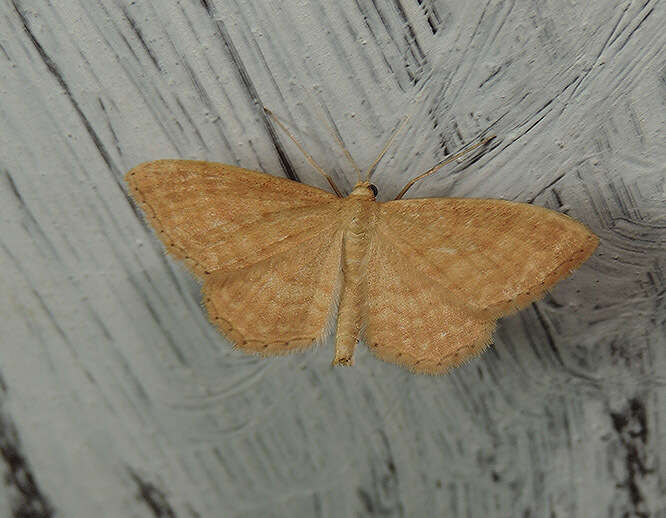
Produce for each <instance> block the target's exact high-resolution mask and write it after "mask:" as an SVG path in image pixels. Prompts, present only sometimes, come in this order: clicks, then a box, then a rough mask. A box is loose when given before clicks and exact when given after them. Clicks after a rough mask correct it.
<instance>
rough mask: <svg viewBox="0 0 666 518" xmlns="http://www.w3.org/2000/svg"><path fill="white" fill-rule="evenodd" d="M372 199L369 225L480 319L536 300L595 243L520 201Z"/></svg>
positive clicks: (573, 224)
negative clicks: (374, 202) (372, 218)
mask: <svg viewBox="0 0 666 518" xmlns="http://www.w3.org/2000/svg"><path fill="white" fill-rule="evenodd" d="M379 205H380V206H379V207H378V210H377V222H376V231H377V232H378V233H379V234H381V235H383V236H384V237H385V238H386V239H388V240H390V241H391V242H392V243H393V246H394V247H395V249H396V251H399V252H400V253H402V254H406V255H408V256H409V257H410V262H411V265H412V268H413V269H414V270H415V271H418V272H419V274H420V275H423V276H424V277H426V278H428V279H429V280H430V281H431V282H433V283H435V284H437V285H438V286H439V287H440V288H441V293H442V295H443V296H444V297H445V299H446V301H447V303H450V304H454V305H457V306H458V307H460V308H461V309H463V310H465V311H468V312H471V313H473V314H476V315H479V316H481V317H484V318H498V317H499V316H501V315H503V314H506V313H508V312H511V311H513V310H515V309H518V308H520V307H522V306H525V305H526V304H528V303H530V302H532V301H534V300H536V299H538V298H539V297H540V296H542V295H543V293H544V292H545V291H546V290H547V289H549V288H550V287H551V286H552V285H553V284H555V283H556V282H557V281H558V280H560V279H562V278H563V277H566V276H567V275H568V274H569V273H570V272H571V271H572V270H574V269H575V268H577V267H578V266H580V265H581V264H582V263H583V262H584V261H585V260H586V259H587V258H588V257H589V256H590V255H591V254H592V252H593V251H594V250H595V248H596V247H597V244H598V241H599V240H598V238H597V237H596V236H595V235H594V234H592V233H591V232H590V231H589V230H588V229H587V228H586V227H585V226H584V225H583V224H581V223H579V222H577V221H575V220H574V219H572V218H570V217H568V216H566V215H564V214H561V213H559V212H556V211H552V210H548V209H545V208H542V207H537V206H534V205H529V204H526V203H514V202H509V201H504V200H491V199H472V198H425V199H409V200H398V201H390V202H387V203H381V204H379Z"/></svg>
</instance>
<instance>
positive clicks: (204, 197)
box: [125, 160, 341, 277]
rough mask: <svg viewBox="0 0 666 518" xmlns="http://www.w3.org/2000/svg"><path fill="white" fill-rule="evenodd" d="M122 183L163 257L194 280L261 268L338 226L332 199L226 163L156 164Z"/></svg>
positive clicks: (136, 171)
mask: <svg viewBox="0 0 666 518" xmlns="http://www.w3.org/2000/svg"><path fill="white" fill-rule="evenodd" d="M125 178H126V181H127V183H128V185H129V191H130V194H131V195H132V197H133V198H134V199H135V200H136V202H137V204H138V205H139V206H140V207H141V208H142V209H143V211H144V213H145V214H146V218H147V219H148V221H149V222H150V223H151V225H152V226H153V227H154V228H155V230H156V233H157V236H158V237H159V238H160V239H161V240H162V242H163V243H164V245H165V246H166V248H167V250H168V251H169V252H170V253H171V254H172V255H174V256H175V257H176V258H178V259H182V260H183V261H184V262H185V264H186V265H187V266H188V267H189V268H190V269H191V270H192V271H193V272H194V273H195V274H197V275H198V276H199V277H203V276H206V275H209V274H211V273H212V272H215V271H223V272H230V271H235V270H240V269H243V268H246V267H248V266H250V265H253V264H255V263H258V262H261V261H264V260H266V259H268V258H270V257H272V256H274V255H278V254H281V253H283V252H285V251H287V250H289V249H293V248H295V247H298V246H299V245H301V244H302V243H303V242H305V241H307V240H308V239H310V238H311V237H312V236H313V235H314V234H316V233H318V232H321V231H326V230H327V231H329V232H332V229H334V228H335V226H336V225H337V224H338V220H339V217H338V216H339V213H340V208H341V201H340V199H339V198H337V197H336V196H335V195H333V194H331V193H328V192H326V191H323V190H321V189H317V188H315V187H310V186H308V185H304V184H301V183H298V182H293V181H291V180H286V179H284V178H278V177H275V176H271V175H267V174H264V173H260V172H257V171H251V170H248V169H242V168H240V167H234V166H231V165H226V164H219V163H214V162H203V161H193V160H157V161H154V162H147V163H145V164H141V165H139V166H137V167H135V168H134V169H132V170H131V171H129V172H128V173H127V175H126V176H125Z"/></svg>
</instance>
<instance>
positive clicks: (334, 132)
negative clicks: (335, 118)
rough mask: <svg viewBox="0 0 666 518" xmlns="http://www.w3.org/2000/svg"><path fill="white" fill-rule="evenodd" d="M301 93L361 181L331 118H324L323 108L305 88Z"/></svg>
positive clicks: (356, 167)
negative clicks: (314, 106) (315, 108)
mask: <svg viewBox="0 0 666 518" xmlns="http://www.w3.org/2000/svg"><path fill="white" fill-rule="evenodd" d="M302 88H303V91H304V92H305V94H306V95H307V96H308V99H310V102H311V103H312V104H313V105H316V106H317V108H318V109H317V110H315V115H316V116H317V118H318V119H319V122H321V123H322V124H323V126H324V127H325V128H326V129H327V130H328V132H329V133H330V134H331V135H333V138H334V139H335V141H336V142H337V143H338V146H340V149H342V152H343V153H344V154H345V157H347V160H349V163H350V164H351V165H352V167H353V168H354V170H355V171H356V175H357V178H358V181H359V182H360V181H361V168H360V167H359V166H358V164H357V163H356V160H354V157H352V156H351V153H350V152H349V150H348V149H347V148H346V147H345V143H344V142H343V141H342V137H341V136H340V132H339V131H338V129H337V127H336V126H335V124H333V123H331V118H330V116H329V117H326V118H325V117H324V108H323V107H322V105H321V103H320V102H315V100H314V98H313V96H312V94H311V93H310V92H309V91H308V90H306V88H305V87H302ZM326 113H327V114H328V110H326Z"/></svg>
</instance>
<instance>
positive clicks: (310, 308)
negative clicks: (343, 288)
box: [203, 228, 342, 355]
mask: <svg viewBox="0 0 666 518" xmlns="http://www.w3.org/2000/svg"><path fill="white" fill-rule="evenodd" d="M341 257H342V230H341V229H340V228H338V229H336V230H334V231H332V232H329V231H326V230H324V231H322V232H319V233H317V234H315V235H313V236H311V237H310V238H309V239H307V240H306V241H304V242H303V243H302V244H301V245H300V246H299V247H298V248H291V249H289V250H285V251H283V252H281V253H279V254H276V255H273V256H271V257H269V258H268V259H265V260H263V261H260V262H257V263H255V264H253V265H251V266H248V267H247V268H243V269H241V270H235V271H232V272H225V271H217V272H214V273H213V274H212V275H210V276H207V277H206V280H205V282H204V286H203V294H204V304H205V305H206V309H207V310H208V314H209V316H210V320H211V322H212V323H213V324H215V325H216V326H217V327H218V328H219V330H220V331H221V332H222V334H224V335H225V336H226V337H227V338H228V339H229V340H231V341H232V342H233V343H234V345H235V346H236V347H238V348H239V349H243V350H245V351H249V352H254V353H259V354H262V355H277V354H286V353H290V352H293V351H296V350H299V349H303V348H305V347H308V346H310V345H312V344H313V343H314V342H315V341H317V340H318V339H320V338H322V337H323V336H324V335H325V334H326V332H327V330H328V329H329V324H330V323H331V321H332V318H333V316H334V315H335V309H336V307H337V299H338V294H339V292H340V282H341V280H342V278H341V276H342V270H341Z"/></svg>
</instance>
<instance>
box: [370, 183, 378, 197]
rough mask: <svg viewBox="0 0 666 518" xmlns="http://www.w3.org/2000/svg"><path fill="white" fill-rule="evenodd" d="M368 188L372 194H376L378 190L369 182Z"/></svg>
mask: <svg viewBox="0 0 666 518" xmlns="http://www.w3.org/2000/svg"><path fill="white" fill-rule="evenodd" d="M370 190H371V191H372V194H373V195H375V196H377V192H378V191H377V187H375V186H374V185H372V184H370Z"/></svg>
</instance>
